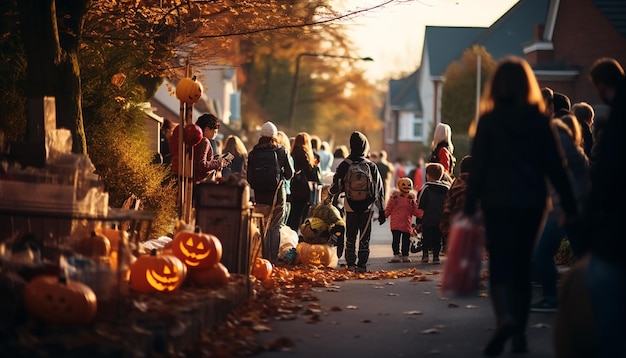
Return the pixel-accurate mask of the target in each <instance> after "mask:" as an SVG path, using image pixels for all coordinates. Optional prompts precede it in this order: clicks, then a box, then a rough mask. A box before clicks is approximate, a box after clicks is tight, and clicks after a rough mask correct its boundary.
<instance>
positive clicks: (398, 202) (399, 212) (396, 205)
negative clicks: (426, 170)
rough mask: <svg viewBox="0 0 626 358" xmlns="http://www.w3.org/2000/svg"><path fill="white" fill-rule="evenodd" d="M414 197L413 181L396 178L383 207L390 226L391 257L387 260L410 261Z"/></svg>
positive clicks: (415, 203) (415, 214)
mask: <svg viewBox="0 0 626 358" xmlns="http://www.w3.org/2000/svg"><path fill="white" fill-rule="evenodd" d="M416 197H417V196H416V194H415V191H414V190H413V181H412V180H411V179H410V178H400V179H398V182H397V184H396V188H395V189H394V190H393V191H392V193H391V196H390V197H389V202H387V206H386V209H385V216H386V217H388V218H389V227H390V228H391V237H392V241H391V249H392V250H393V258H391V260H389V262H392V263H396V262H411V259H410V258H409V245H410V236H411V229H412V227H411V224H412V223H413V216H417V214H418V213H417V201H416Z"/></svg>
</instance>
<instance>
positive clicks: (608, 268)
mask: <svg viewBox="0 0 626 358" xmlns="http://www.w3.org/2000/svg"><path fill="white" fill-rule="evenodd" d="M586 274H587V286H588V288H589V295H590V298H591V309H592V310H593V316H594V319H595V327H594V328H595V333H596V337H595V338H596V339H595V342H596V346H595V349H596V350H595V351H596V352H598V353H599V354H598V355H597V357H602V358H610V357H620V358H624V357H626V305H625V304H626V267H625V266H624V265H623V264H621V265H619V264H615V263H614V262H611V261H608V260H604V259H602V258H600V257H597V256H595V255H593V254H592V255H591V258H590V260H589V266H588V267H587V273H586Z"/></svg>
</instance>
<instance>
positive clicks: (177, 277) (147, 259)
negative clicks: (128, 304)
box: [129, 250, 187, 293]
mask: <svg viewBox="0 0 626 358" xmlns="http://www.w3.org/2000/svg"><path fill="white" fill-rule="evenodd" d="M186 275H187V267H186V266H185V265H184V264H183V263H182V261H180V260H179V259H178V258H177V257H176V256H172V255H159V256H157V253H156V250H152V251H151V252H150V255H144V256H140V257H138V258H137V260H135V262H133V264H132V265H131V266H130V280H129V283H130V287H131V288H132V289H133V290H134V291H136V292H141V293H150V292H171V291H174V290H176V289H177V288H178V287H180V285H182V283H183V281H184V280H185V276H186Z"/></svg>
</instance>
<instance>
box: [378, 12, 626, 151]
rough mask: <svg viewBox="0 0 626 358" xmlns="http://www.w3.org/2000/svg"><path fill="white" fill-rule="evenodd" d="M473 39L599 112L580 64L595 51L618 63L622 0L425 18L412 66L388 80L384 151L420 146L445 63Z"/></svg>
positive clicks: (435, 115)
mask: <svg viewBox="0 0 626 358" xmlns="http://www.w3.org/2000/svg"><path fill="white" fill-rule="evenodd" d="M473 45H480V46H484V47H485V48H486V49H487V51H488V52H489V53H490V54H491V55H492V56H493V58H494V59H495V60H499V59H502V58H503V57H505V56H508V55H515V56H519V57H524V58H526V59H527V60H528V61H529V63H530V64H531V66H532V67H533V69H534V71H535V74H536V76H537V79H538V80H539V82H540V85H541V86H549V87H551V88H552V89H554V90H555V91H557V92H562V93H564V94H566V95H568V96H569V97H570V98H571V100H572V103H574V102H578V101H586V102H589V103H590V104H591V105H593V106H594V108H595V109H596V113H597V117H598V118H601V117H602V115H603V113H604V112H605V111H606V106H604V105H603V104H602V103H601V102H600V100H599V98H598V97H597V96H596V94H595V93H594V91H593V88H592V87H591V86H590V83H589V80H588V71H589V68H590V66H591V65H592V64H593V62H594V61H595V60H596V59H598V58H600V57H603V56H608V57H614V58H616V59H617V60H618V61H620V63H622V64H623V65H626V1H615V0H520V1H519V2H518V3H516V4H515V5H514V6H513V7H511V9H509V11H507V12H506V13H505V14H504V15H503V16H502V17H500V18H499V19H498V20H496V21H495V22H494V23H493V24H492V25H491V26H489V27H488V28H480V27H441V26H428V27H427V28H426V32H425V37H424V49H423V52H422V60H421V65H420V68H419V70H417V71H416V72H414V73H413V74H411V75H409V76H408V77H406V78H403V79H399V80H391V81H390V82H389V93H388V98H387V103H386V108H385V111H384V123H385V124H384V142H383V148H384V149H385V150H386V151H387V152H388V153H389V157H390V158H397V157H403V158H407V159H410V160H415V159H417V158H416V156H417V155H418V154H419V153H418V150H419V149H420V148H423V147H429V145H430V140H431V136H432V131H433V128H434V126H435V125H436V124H437V123H439V122H440V121H441V91H442V88H443V84H444V80H445V78H444V74H445V70H446V68H447V67H448V65H449V64H450V63H451V62H453V61H456V60H459V59H460V58H461V55H462V53H463V52H464V51H465V50H466V49H469V48H471V47H472V46H473ZM409 88H410V89H411V92H412V93H409V92H408V90H407V89H409ZM407 96H415V98H407ZM416 103H417V105H416ZM453 132H454V128H453ZM421 154H422V155H425V153H421Z"/></svg>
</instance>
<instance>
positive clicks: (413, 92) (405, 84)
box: [389, 70, 422, 113]
mask: <svg viewBox="0 0 626 358" xmlns="http://www.w3.org/2000/svg"><path fill="white" fill-rule="evenodd" d="M418 78H419V70H417V71H415V72H413V73H412V74H410V75H409V76H408V77H405V78H402V79H399V80H390V81H389V108H390V109H391V110H398V109H401V110H404V111H413V112H420V113H421V112H422V103H421V101H420V98H421V96H420V94H419V91H418V90H417V81H418Z"/></svg>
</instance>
